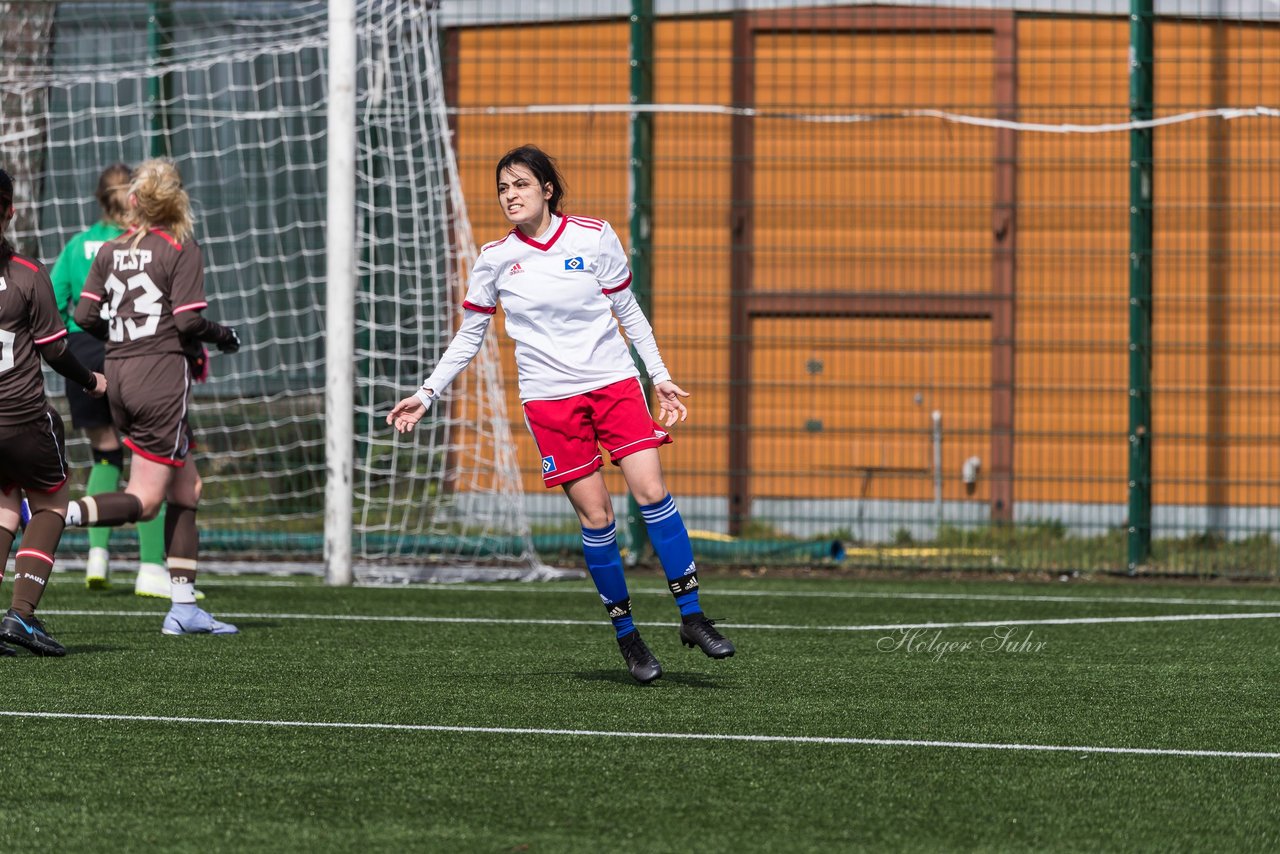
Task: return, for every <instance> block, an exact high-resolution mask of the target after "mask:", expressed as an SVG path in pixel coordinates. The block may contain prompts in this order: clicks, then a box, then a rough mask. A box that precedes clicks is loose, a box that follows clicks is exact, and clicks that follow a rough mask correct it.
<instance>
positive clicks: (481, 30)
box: [458, 21, 630, 106]
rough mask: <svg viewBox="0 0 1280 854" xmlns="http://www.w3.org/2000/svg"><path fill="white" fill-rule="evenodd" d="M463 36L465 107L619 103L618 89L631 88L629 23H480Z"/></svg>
mask: <svg viewBox="0 0 1280 854" xmlns="http://www.w3.org/2000/svg"><path fill="white" fill-rule="evenodd" d="M458 37H459V42H458V53H459V58H460V63H461V64H460V65H459V68H458V103H459V105H468V104H474V105H479V106H491V105H492V106H501V105H521V104H581V103H617V102H616V101H615V100H614V98H615V96H616V94H617V90H618V87H619V86H620V87H621V89H622V91H623V92H624V93H625V92H626V91H627V79H628V74H629V71H630V69H629V66H628V65H627V62H626V59H627V51H628V39H629V37H630V31H629V29H628V27H627V24H626V22H625V21H604V22H588V23H563V22H561V23H554V24H545V25H528V24H524V25H521V26H517V27H476V28H469V29H463V30H461V31H460V32H459V33H458ZM619 57H621V58H622V61H621V62H619V61H618V58H619ZM534 72H536V73H534ZM563 95H571V97H567V98H565V97H561V96H563Z"/></svg>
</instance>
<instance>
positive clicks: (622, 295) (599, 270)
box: [596, 222, 671, 383]
mask: <svg viewBox="0 0 1280 854" xmlns="http://www.w3.org/2000/svg"><path fill="white" fill-rule="evenodd" d="M596 281H598V282H599V283H600V290H602V291H603V292H604V294H605V296H607V297H608V298H609V302H610V303H612V304H613V313H614V314H615V315H616V316H617V318H618V320H619V321H620V322H621V323H622V329H623V331H624V332H626V333H627V340H628V341H630V342H631V344H632V346H634V347H635V348H636V352H637V353H639V354H640V359H641V360H642V361H643V362H644V367H645V370H647V371H648V372H649V379H651V380H653V381H654V382H655V383H660V382H666V381H667V380H669V379H671V373H670V372H669V371H668V370H667V366H666V365H665V364H663V361H662V354H661V353H659V352H658V342H657V341H656V340H655V339H654V337H653V327H652V326H650V325H649V319H648V318H647V317H645V316H644V310H643V309H641V308H640V303H638V302H636V298H635V295H634V294H632V293H631V269H630V268H629V267H628V266H627V253H626V251H625V250H624V249H623V248H622V241H620V240H618V235H617V234H615V233H614V230H613V226H611V225H609V223H607V222H606V223H605V224H604V229H603V230H602V232H601V234H600V252H599V254H598V255H597V256H596Z"/></svg>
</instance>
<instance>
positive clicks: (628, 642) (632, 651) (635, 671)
mask: <svg viewBox="0 0 1280 854" xmlns="http://www.w3.org/2000/svg"><path fill="white" fill-rule="evenodd" d="M618 648H619V649H621V650H622V657H623V658H624V659H626V661H627V669H628V670H630V671H631V675H632V676H633V677H635V680H636V681H637V682H639V683H640V684H641V685H648V684H649V683H650V682H652V681H653V680H655V679H657V678H658V677H659V676H661V675H662V665H661V664H659V663H658V659H656V658H654V657H653V653H652V652H650V651H649V647H648V646H647V645H646V644H645V642H644V641H643V640H642V639H641V638H640V633H639V632H630V633H628V634H625V635H623V636H622V637H620V638H618Z"/></svg>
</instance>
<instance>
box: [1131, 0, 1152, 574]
mask: <svg viewBox="0 0 1280 854" xmlns="http://www.w3.org/2000/svg"><path fill="white" fill-rule="evenodd" d="M1129 11H1130V14H1129V118H1130V120H1131V121H1145V120H1149V119H1151V118H1152V116H1153V113H1154V111H1153V105H1152V102H1153V100H1154V86H1153V82H1152V78H1153V74H1152V72H1153V68H1152V64H1153V59H1154V25H1155V10H1154V4H1153V0H1131V2H1130V6H1129ZM1153 137H1154V131H1153V130H1152V129H1151V128H1149V127H1148V128H1135V129H1133V130H1131V131H1129V536H1128V542H1129V561H1128V564H1129V572H1130V574H1132V573H1135V572H1137V570H1138V567H1139V566H1141V565H1142V564H1144V563H1146V561H1147V557H1148V555H1149V554H1150V551H1151V308H1152V306H1151V296H1152V294H1151V260H1152V259H1151V250H1152V213H1153V211H1152V198H1153V191H1154V187H1153V186H1152V184H1153V181H1154V163H1153V160H1152V155H1153V152H1154V146H1153Z"/></svg>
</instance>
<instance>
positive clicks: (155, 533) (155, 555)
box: [138, 504, 164, 566]
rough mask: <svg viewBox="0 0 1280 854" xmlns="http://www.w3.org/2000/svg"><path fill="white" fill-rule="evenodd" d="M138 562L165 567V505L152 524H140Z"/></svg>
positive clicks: (161, 507) (161, 506)
mask: <svg viewBox="0 0 1280 854" xmlns="http://www.w3.org/2000/svg"><path fill="white" fill-rule="evenodd" d="M138 560H139V562H140V563H155V564H159V565H161V566H163V565H164V505H163V504H161V505H160V512H159V513H157V514H156V518H154V519H152V520H151V521H150V522H139V523H138Z"/></svg>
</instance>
